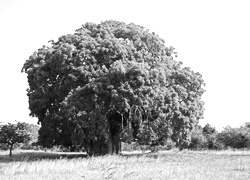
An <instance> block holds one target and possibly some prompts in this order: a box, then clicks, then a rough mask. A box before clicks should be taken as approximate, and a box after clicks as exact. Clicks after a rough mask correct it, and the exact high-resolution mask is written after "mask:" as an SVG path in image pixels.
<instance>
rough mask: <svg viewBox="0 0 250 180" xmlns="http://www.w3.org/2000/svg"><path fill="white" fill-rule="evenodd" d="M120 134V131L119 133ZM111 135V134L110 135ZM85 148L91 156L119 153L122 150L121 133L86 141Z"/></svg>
mask: <svg viewBox="0 0 250 180" xmlns="http://www.w3.org/2000/svg"><path fill="white" fill-rule="evenodd" d="M119 134H120V133H119ZM110 136H111V135H110ZM84 149H85V150H86V152H87V154H88V155H89V156H102V155H107V154H114V153H116V154H119V153H120V152H121V138H120V135H117V136H114V137H110V138H109V139H107V140H105V139H99V140H96V141H93V140H90V141H88V142H85V143H84Z"/></svg>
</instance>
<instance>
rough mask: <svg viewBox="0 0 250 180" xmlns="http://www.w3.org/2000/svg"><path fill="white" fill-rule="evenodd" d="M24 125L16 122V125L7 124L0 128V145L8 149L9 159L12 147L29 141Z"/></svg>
mask: <svg viewBox="0 0 250 180" xmlns="http://www.w3.org/2000/svg"><path fill="white" fill-rule="evenodd" d="M26 125H27V124H26V123H21V122H17V123H16V124H11V123H8V124H5V125H1V126H0V143H1V144H4V145H5V146H7V147H8V148H9V150H10V157H11V156H12V150H13V148H14V145H16V144H18V143H25V142H27V141H29V140H30V135H29V133H28V132H27V126H26Z"/></svg>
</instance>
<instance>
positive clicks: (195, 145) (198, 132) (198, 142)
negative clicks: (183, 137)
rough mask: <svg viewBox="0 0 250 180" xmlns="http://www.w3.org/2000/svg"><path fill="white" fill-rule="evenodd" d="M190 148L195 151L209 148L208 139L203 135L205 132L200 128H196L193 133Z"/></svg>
mask: <svg viewBox="0 0 250 180" xmlns="http://www.w3.org/2000/svg"><path fill="white" fill-rule="evenodd" d="M188 148H189V149H194V150H200V149H204V148H207V138H206V136H205V135H204V134H203V130H202V128H201V127H200V126H197V127H195V129H194V130H193V131H192V132H191V142H190V144H189V146H188Z"/></svg>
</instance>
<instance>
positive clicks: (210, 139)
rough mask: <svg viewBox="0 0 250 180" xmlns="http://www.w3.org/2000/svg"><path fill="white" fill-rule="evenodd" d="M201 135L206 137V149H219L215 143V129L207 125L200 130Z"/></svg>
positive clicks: (218, 145)
mask: <svg viewBox="0 0 250 180" xmlns="http://www.w3.org/2000/svg"><path fill="white" fill-rule="evenodd" d="M202 133H203V135H204V136H205V137H206V141H207V148H208V149H219V148H220V144H219V143H218V142H217V141H216V135H217V131H216V129H215V127H212V126H211V125H210V124H208V123H207V124H206V125H205V126H204V127H203V128H202Z"/></svg>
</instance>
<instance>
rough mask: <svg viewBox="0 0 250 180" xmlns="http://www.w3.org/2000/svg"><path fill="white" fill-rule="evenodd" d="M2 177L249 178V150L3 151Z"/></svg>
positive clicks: (2, 179)
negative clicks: (115, 153)
mask: <svg viewBox="0 0 250 180" xmlns="http://www.w3.org/2000/svg"><path fill="white" fill-rule="evenodd" d="M0 179H1V180H5V179H6V180H11V179H20V180H23V179H25V180H29V179H30V180H31V179H32V180H34V179H46V180H47V179H48V180H49V179H55V180H56V179H60V180H61V179H65V180H66V179H67V180H68V179H72V180H78V179H81V180H84V179H92V180H98V179H119V180H120V179H131V180H137V179H143V180H147V179H157V180H158V179H159V180H160V179H164V180H166V179H185V180H188V179H199V180H207V179H216V180H217V179H220V180H223V179H226V180H230V179H233V180H240V179H244V180H248V179H250V151H181V152H180V151H167V152H162V153H152V154H151V153H149V154H144V155H142V154H128V153H124V154H123V155H121V156H103V157H92V158H87V157H86V155H85V154H77V153H52V152H46V153H45V152H29V151H26V152H19V153H18V152H14V155H13V158H12V159H10V158H9V157H8V154H7V152H5V153H0Z"/></svg>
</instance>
